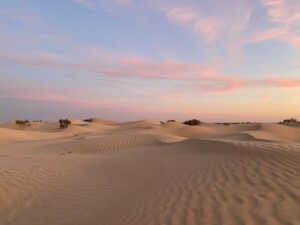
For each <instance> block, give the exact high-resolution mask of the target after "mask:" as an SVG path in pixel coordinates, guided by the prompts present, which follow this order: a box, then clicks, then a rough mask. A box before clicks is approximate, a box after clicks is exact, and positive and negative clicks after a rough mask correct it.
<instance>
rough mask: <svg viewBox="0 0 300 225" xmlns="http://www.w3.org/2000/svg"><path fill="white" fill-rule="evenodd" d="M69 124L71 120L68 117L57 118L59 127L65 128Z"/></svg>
mask: <svg viewBox="0 0 300 225" xmlns="http://www.w3.org/2000/svg"><path fill="white" fill-rule="evenodd" d="M70 124H71V121H70V120H68V119H60V120H59V127H60V128H61V129H65V128H67V127H68V126H69V125H70Z"/></svg>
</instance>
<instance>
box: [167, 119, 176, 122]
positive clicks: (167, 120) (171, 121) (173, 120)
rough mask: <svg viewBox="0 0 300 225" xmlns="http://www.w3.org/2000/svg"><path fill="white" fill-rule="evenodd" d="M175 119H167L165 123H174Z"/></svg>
mask: <svg viewBox="0 0 300 225" xmlns="http://www.w3.org/2000/svg"><path fill="white" fill-rule="evenodd" d="M174 122H176V120H167V123H174Z"/></svg>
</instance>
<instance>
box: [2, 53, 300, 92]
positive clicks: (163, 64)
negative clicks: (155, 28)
mask: <svg viewBox="0 0 300 225" xmlns="http://www.w3.org/2000/svg"><path fill="white" fill-rule="evenodd" d="M74 54H75V55H80V54H79V53H77V54H76V53H73V54H71V53H69V55H74ZM94 54H95V53H94ZM98 55H99V56H101V57H100V58H98V60H92V59H91V58H80V59H77V61H76V60H73V61H72V60H71V59H68V57H64V56H59V55H56V54H53V53H47V52H37V53H31V54H20V53H0V61H2V62H6V63H11V64H21V65H26V66H38V67H47V68H51V69H64V70H69V71H76V72H78V71H79V70H81V71H86V72H93V73H98V74H102V75H106V76H111V77H115V78H138V79H152V80H165V81H167V80H170V81H177V82H181V83H182V84H183V86H184V85H186V86H192V87H195V89H198V91H200V92H220V91H222V92H225V91H232V90H237V89H241V88H243V87H252V88H253V87H255V88H257V87H278V88H283V87H284V88H293V87H294V88H295V87H300V81H299V80H295V79H284V78H280V79H279V78H276V77H268V78H265V79H261V80H253V79H247V78H242V77H240V76H234V75H227V74H224V73H223V72H222V71H220V70H219V68H217V67H215V66H213V65H200V64H195V63H189V62H185V61H180V60H174V59H165V60H163V61H158V62H157V61H152V60H150V59H147V58H143V57H138V56H120V55H114V54H111V55H109V54H108V53H105V52H102V53H101V52H100V53H98ZM106 55H107V57H106Z"/></svg>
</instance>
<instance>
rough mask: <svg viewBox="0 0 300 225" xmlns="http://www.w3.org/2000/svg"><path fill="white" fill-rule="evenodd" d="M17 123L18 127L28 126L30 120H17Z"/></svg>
mask: <svg viewBox="0 0 300 225" xmlns="http://www.w3.org/2000/svg"><path fill="white" fill-rule="evenodd" d="M15 122H16V124H18V125H28V124H29V120H16V121H15Z"/></svg>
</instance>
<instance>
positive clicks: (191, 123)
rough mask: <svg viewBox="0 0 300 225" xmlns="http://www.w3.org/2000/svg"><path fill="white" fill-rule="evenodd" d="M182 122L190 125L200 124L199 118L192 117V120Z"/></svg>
mask: <svg viewBox="0 0 300 225" xmlns="http://www.w3.org/2000/svg"><path fill="white" fill-rule="evenodd" d="M183 124H185V125H190V126H198V125H200V124H201V122H200V121H199V120H196V119H192V120H187V121H184V122H183Z"/></svg>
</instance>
